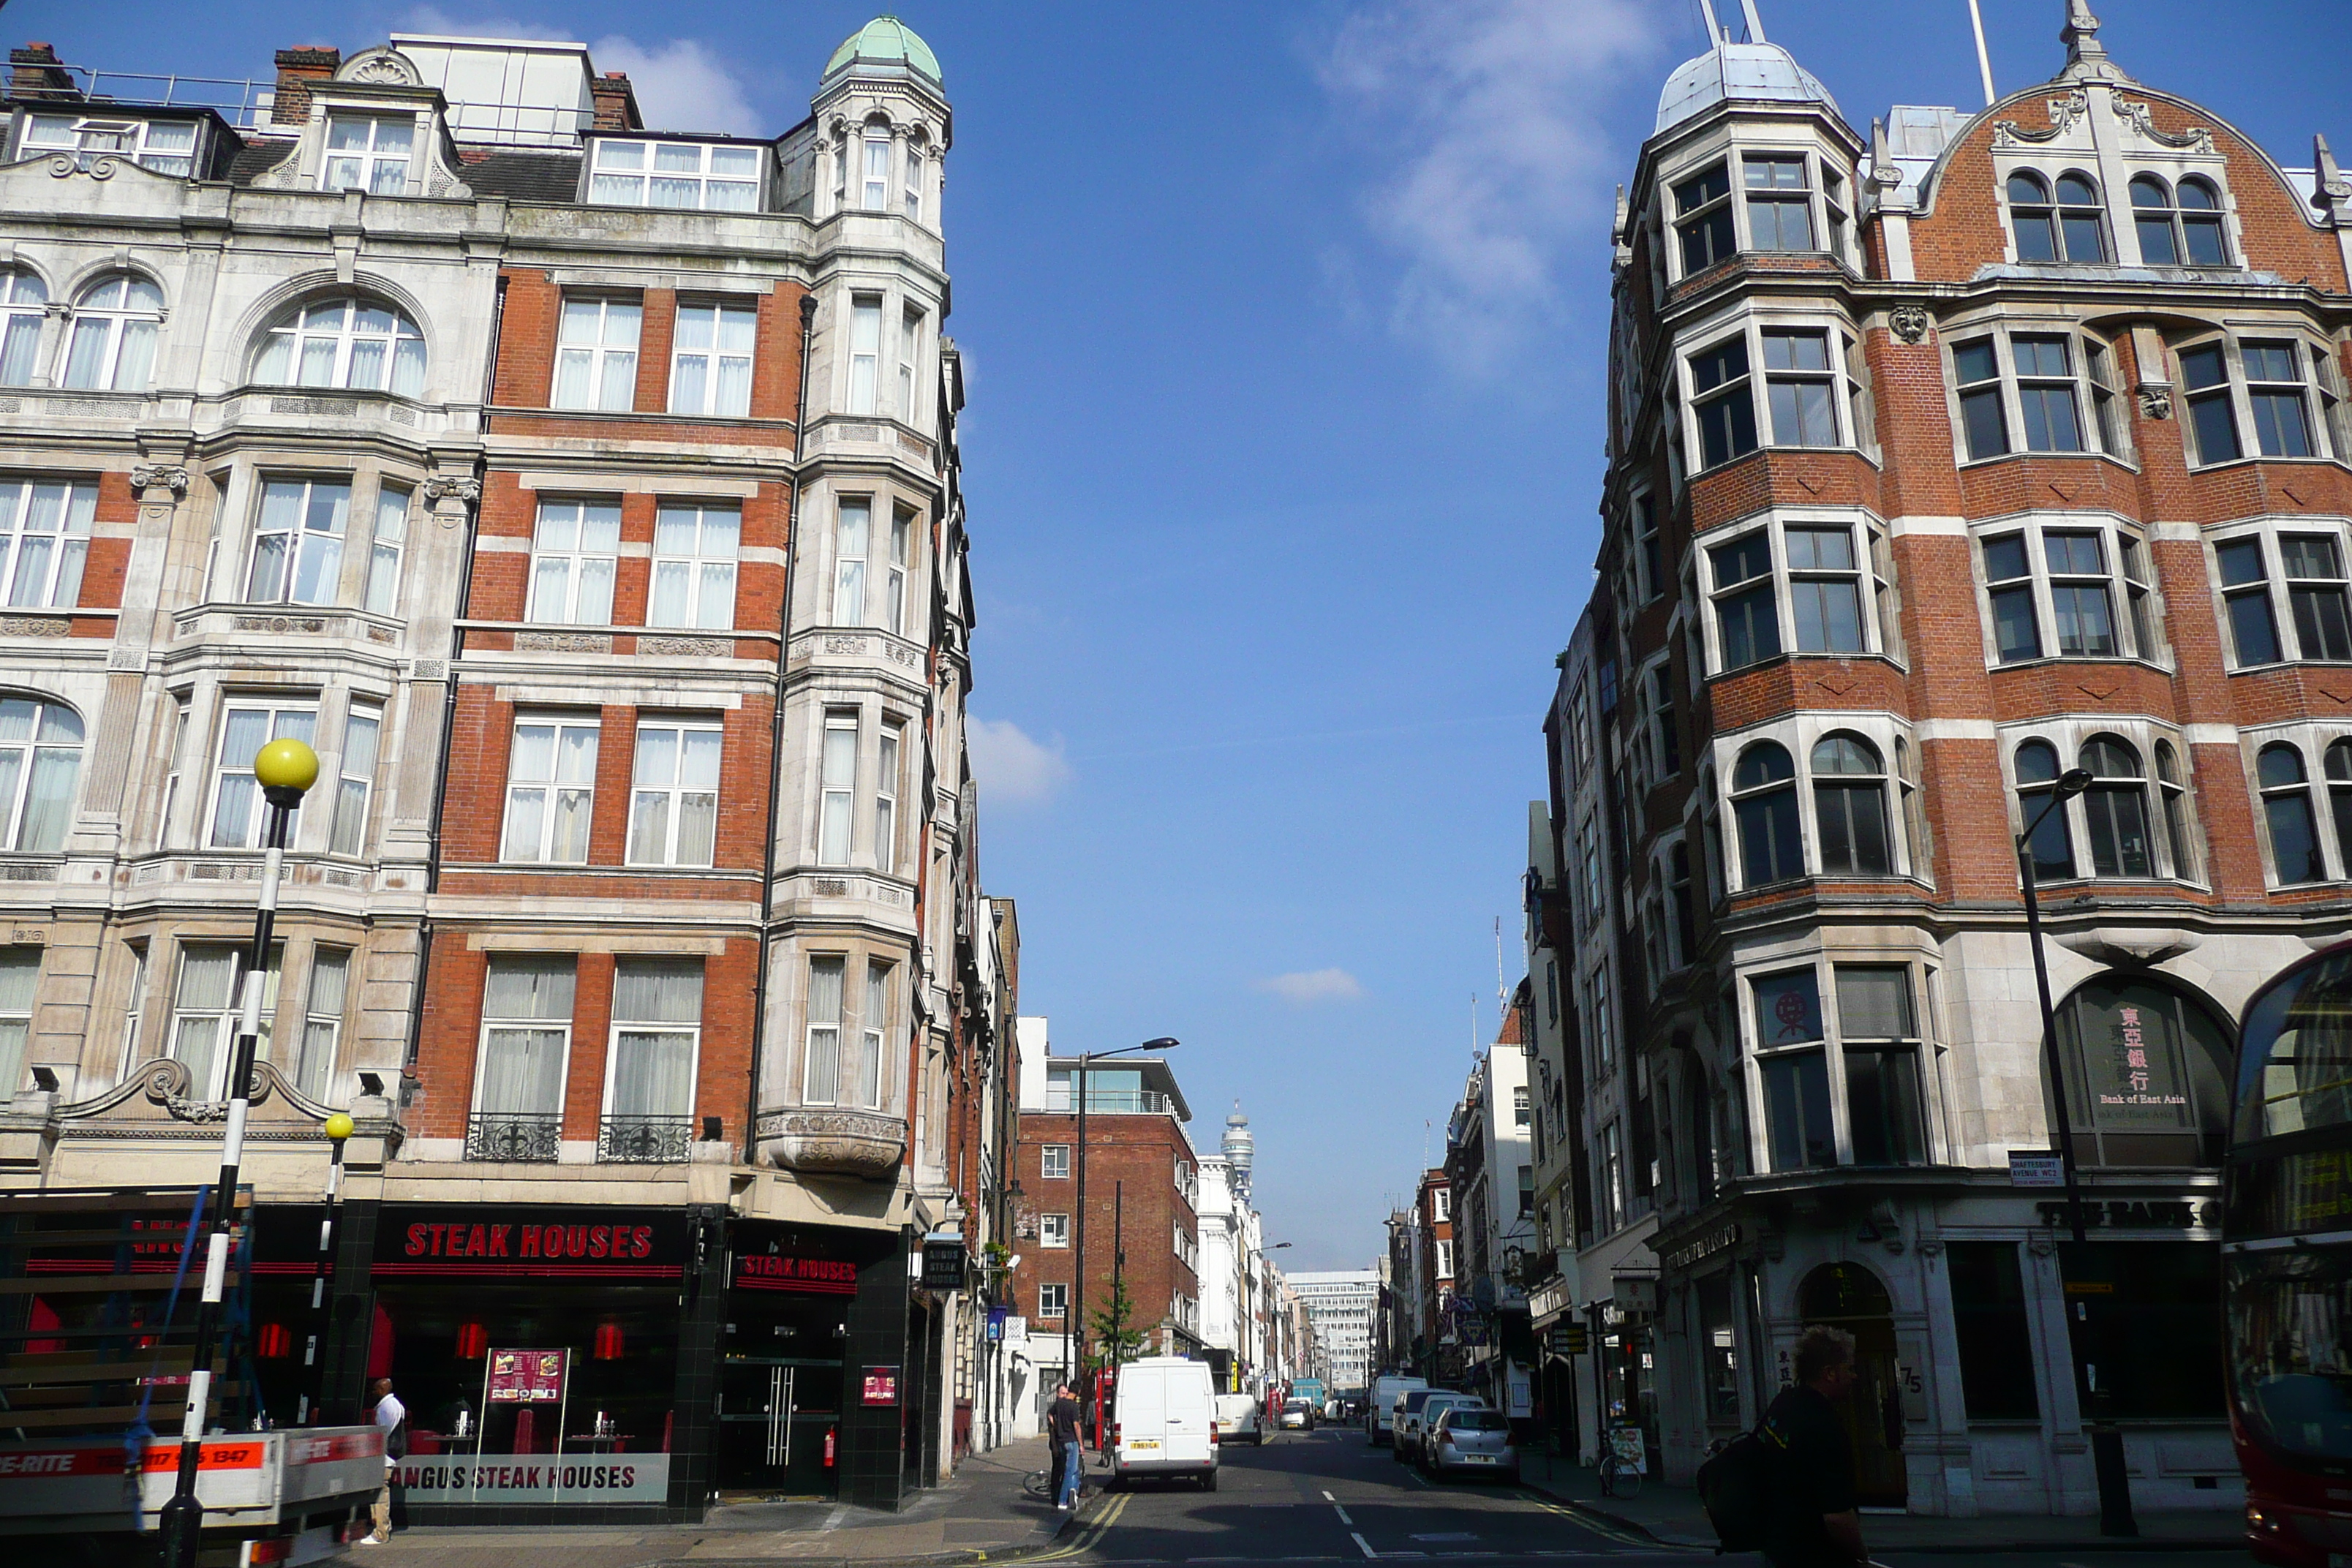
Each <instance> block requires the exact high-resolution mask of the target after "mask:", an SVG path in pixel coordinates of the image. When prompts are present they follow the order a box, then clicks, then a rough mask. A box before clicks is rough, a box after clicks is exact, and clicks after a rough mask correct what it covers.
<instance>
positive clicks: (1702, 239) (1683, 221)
mask: <svg viewBox="0 0 2352 1568" xmlns="http://www.w3.org/2000/svg"><path fill="white" fill-rule="evenodd" d="M1675 232H1676V233H1677V234H1679V235H1681V236H1682V242H1683V276H1684V277H1685V278H1687V277H1690V276H1692V275H1693V274H1694V273H1699V272H1704V271H1706V269H1707V268H1710V267H1712V266H1714V265H1715V264H1716V263H1717V262H1718V261H1728V260H1730V259H1731V258H1732V257H1733V256H1734V255H1735V254H1736V253H1737V252H1738V249H1739V238H1738V235H1737V234H1735V233H1734V232H1733V229H1732V217H1731V174H1730V171H1729V169H1728V167H1727V165H1725V164H1722V163H1717V165H1716V166H1715V167H1714V168H1712V169H1709V170H1707V171H1706V173H1705V174H1700V175H1698V176H1697V177H1696V178H1695V179H1689V180H1685V181H1684V182H1683V183H1682V184H1679V185H1676V186H1675Z"/></svg>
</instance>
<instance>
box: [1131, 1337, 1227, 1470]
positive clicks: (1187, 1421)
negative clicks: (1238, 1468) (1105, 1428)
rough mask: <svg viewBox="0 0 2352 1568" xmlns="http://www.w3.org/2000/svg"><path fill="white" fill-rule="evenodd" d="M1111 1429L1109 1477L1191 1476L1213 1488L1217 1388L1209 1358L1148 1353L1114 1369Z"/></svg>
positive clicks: (1215, 1465)
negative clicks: (1115, 1405) (1115, 1382)
mask: <svg viewBox="0 0 2352 1568" xmlns="http://www.w3.org/2000/svg"><path fill="white" fill-rule="evenodd" d="M1110 1447H1111V1458H1110V1469H1111V1479H1112V1480H1114V1481H1115V1482H1118V1483H1119V1484H1121V1485H1124V1484H1125V1483H1127V1482H1128V1481H1129V1480H1132V1479H1135V1478H1136V1477H1138V1476H1189V1477H1191V1478H1192V1479H1195V1480H1197V1481H1199V1482H1200V1483H1201V1489H1202V1490H1203V1491H1215V1490H1216V1489H1217V1394H1216V1388H1215V1385H1214V1384H1213V1383H1212V1382H1211V1381H1210V1378H1209V1363H1207V1362H1204V1361H1186V1360H1185V1359H1184V1358H1182V1357H1181V1356H1147V1357H1145V1358H1144V1359H1143V1360H1141V1361H1135V1362H1129V1363H1127V1365H1125V1366H1123V1367H1121V1368H1119V1370H1118V1414H1117V1415H1115V1416H1114V1417H1113V1418H1112V1422H1111V1429H1110Z"/></svg>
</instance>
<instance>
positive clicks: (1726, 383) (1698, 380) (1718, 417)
mask: <svg viewBox="0 0 2352 1568" xmlns="http://www.w3.org/2000/svg"><path fill="white" fill-rule="evenodd" d="M1690 377H1691V393H1692V403H1691V412H1692V415H1693V416H1694V417H1695V418H1696V420H1697V422H1698V439H1699V467H1700V468H1714V467H1716V466H1717V465H1718V464H1721V463H1727V462H1729V461H1731V459H1732V458H1741V457H1745V456H1747V455H1748V453H1750V452H1752V451H1754V450H1756V401H1755V397H1754V395H1752V394H1751V393H1750V392H1749V391H1748V340H1747V339H1746V338H1744V337H1740V338H1732V339H1729V340H1727V341H1726V342H1721V343H1717V344H1716V345H1715V346H1714V347H1713V348H1709V349H1705V350H1702V351H1701V352H1699V353H1696V354H1693V355H1692V356H1691V360H1690Z"/></svg>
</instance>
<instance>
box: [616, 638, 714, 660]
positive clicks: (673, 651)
mask: <svg viewBox="0 0 2352 1568" xmlns="http://www.w3.org/2000/svg"><path fill="white" fill-rule="evenodd" d="M637 651H638V652H639V653H649V654H667V655H668V656H669V657H671V658H726V657H727V656H728V655H729V654H730V653H733V652H734V651H735V647H734V645H733V644H732V643H730V642H729V641H728V640H727V639H726V638H725V637H639V638H638V639H637Z"/></svg>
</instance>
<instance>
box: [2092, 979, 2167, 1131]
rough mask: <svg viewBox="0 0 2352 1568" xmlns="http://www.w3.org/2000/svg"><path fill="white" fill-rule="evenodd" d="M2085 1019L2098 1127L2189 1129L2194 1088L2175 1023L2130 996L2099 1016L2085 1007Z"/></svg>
mask: <svg viewBox="0 0 2352 1568" xmlns="http://www.w3.org/2000/svg"><path fill="white" fill-rule="evenodd" d="M2084 1000H2085V1002H2087V1001H2088V998H2087V997H2086V998H2084ZM2081 1016H2082V1018H2083V1021H2084V1040H2083V1050H2082V1063H2083V1077H2084V1090H2085V1091H2086V1092H2087V1093H2088V1094H2089V1096H2090V1100H2091V1113H2092V1116H2093V1118H2094V1120H2095V1121H2096V1122H2097V1124H2098V1125H2099V1126H2101V1127H2103V1128H2105V1129H2108V1130H2109V1131H2118V1130H2129V1131H2138V1130H2147V1131H2158V1130H2165V1131H2170V1130H2172V1129H2176V1128H2180V1127H2186V1126H2187V1125H2189V1086H2188V1084H2187V1083H2186V1082H2185V1081H2184V1080H2183V1077H2182V1073H2181V1059H2180V1044H2179V1040H2178V1039H2176V1038H2175V1037H2174V1030H2173V1023H2172V1020H2171V1019H2170V1018H2169V1017H2168V1016H2165V1015H2164V1014H2162V1013H2159V1012H2158V1011H2156V1010H2154V1009H2152V1008H2148V1007H2143V1006H2140V1005H2137V1002H2136V1001H2134V1000H2132V999H2130V998H2129V997H2128V996H2126V997H2118V998H2117V999H2116V1004H2115V1005H2112V1006H2109V1007H2102V1008H2098V1009H2096V1010H2095V1011H2094V1009H2093V1008H2092V1007H2090V1006H2087V1005H2086V1006H2084V1008H2083V1012H2082V1015H2081Z"/></svg>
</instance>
